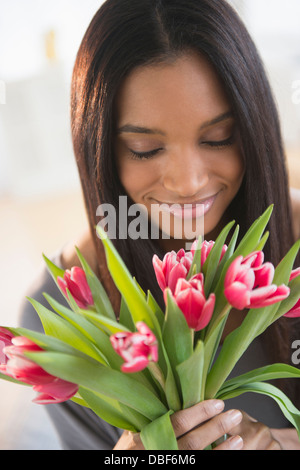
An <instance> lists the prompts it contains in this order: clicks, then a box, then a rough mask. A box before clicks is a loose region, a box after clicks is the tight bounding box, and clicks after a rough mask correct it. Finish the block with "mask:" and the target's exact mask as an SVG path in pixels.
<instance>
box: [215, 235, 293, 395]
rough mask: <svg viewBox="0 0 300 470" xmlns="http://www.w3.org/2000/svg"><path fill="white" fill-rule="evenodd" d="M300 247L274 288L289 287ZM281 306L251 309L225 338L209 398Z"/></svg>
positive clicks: (280, 268)
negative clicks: (278, 286) (239, 324)
mask: <svg viewBox="0 0 300 470" xmlns="http://www.w3.org/2000/svg"><path fill="white" fill-rule="evenodd" d="M299 244H300V240H299V241H298V242H297V243H295V244H294V245H293V246H292V248H291V249H290V250H289V252H288V253H287V254H286V256H285V257H284V258H283V260H282V261H281V262H280V263H279V265H278V266H277V267H276V269H275V274H274V284H277V285H280V284H282V283H288V280H289V277H290V272H291V270H292V267H293V264H294V261H295V258H296V256H297V253H298V251H299ZM280 305H281V302H277V303H275V304H273V305H270V306H268V307H264V308H253V309H250V310H249V311H248V313H247V315H246V317H245V318H244V320H243V322H242V324H241V326H240V327H238V328H237V329H235V330H233V331H232V332H231V333H230V334H229V335H228V336H227V337H226V338H225V341H224V343H223V346H222V349H221V352H220V354H219V356H218V358H217V360H216V362H215V363H214V365H213V367H212V369H211V371H210V373H209V374H208V378H207V384H206V398H213V397H214V396H215V394H216V393H217V392H218V390H219V389H220V387H221V386H222V384H223V383H224V381H225V380H226V378H227V377H228V375H229V374H230V372H231V371H232V369H233V368H234V366H235V364H236V363H237V361H238V360H239V359H240V357H241V356H242V354H243V353H244V352H245V351H246V349H247V348H248V346H249V345H250V344H251V343H252V341H253V340H254V339H255V338H256V337H257V336H259V335H260V334H262V333H263V332H264V331H265V330H266V328H268V326H269V325H271V324H272V323H273V320H274V318H275V316H277V312H278V311H279V309H280Z"/></svg>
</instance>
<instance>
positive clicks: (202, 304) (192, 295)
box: [164, 273, 215, 331]
mask: <svg viewBox="0 0 300 470" xmlns="http://www.w3.org/2000/svg"><path fill="white" fill-rule="evenodd" d="M164 299H165V302H166V301H167V299H166V290H165V292H164ZM173 299H174V301H175V302H176V304H177V305H178V307H179V308H180V310H181V311H182V313H183V315H184V316H185V318H186V321H187V324H188V326H189V328H192V329H194V330H195V331H200V330H202V329H203V328H205V327H206V326H207V325H208V323H209V321H210V319H211V317H212V314H213V311H214V306H215V294H210V296H209V298H208V299H206V298H205V293H204V276H203V274H202V273H200V274H196V275H195V276H193V277H192V278H191V279H190V280H189V281H187V280H186V279H179V280H178V282H177V284H176V289H175V292H174V294H173Z"/></svg>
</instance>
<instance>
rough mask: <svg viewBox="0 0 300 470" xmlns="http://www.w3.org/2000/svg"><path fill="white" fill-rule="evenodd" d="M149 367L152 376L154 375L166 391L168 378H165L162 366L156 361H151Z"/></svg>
mask: <svg viewBox="0 0 300 470" xmlns="http://www.w3.org/2000/svg"><path fill="white" fill-rule="evenodd" d="M148 369H149V371H150V373H151V375H152V377H154V379H155V380H156V381H157V382H158V383H159V385H160V386H161V388H162V390H163V391H164V392H165V391H166V380H165V377H164V374H163V373H162V370H161V368H160V367H159V366H158V365H157V364H156V363H155V362H149V364H148Z"/></svg>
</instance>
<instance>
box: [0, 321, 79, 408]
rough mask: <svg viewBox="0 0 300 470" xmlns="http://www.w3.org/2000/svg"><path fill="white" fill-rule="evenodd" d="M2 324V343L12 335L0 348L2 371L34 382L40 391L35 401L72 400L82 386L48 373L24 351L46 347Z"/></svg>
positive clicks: (57, 401) (21, 379)
mask: <svg viewBox="0 0 300 470" xmlns="http://www.w3.org/2000/svg"><path fill="white" fill-rule="evenodd" d="M3 330H5V329H3V328H1V331H0V346H1V343H2V345H3V344H4V343H5V337H6V338H10V339H8V340H7V342H6V344H7V345H6V346H5V347H2V349H1V351H0V358H1V365H0V372H1V373H2V374H5V375H7V376H9V377H12V378H14V379H16V380H18V381H19V382H22V383H24V384H29V385H33V390H35V391H36V392H38V393H39V395H38V396H37V397H36V398H35V399H34V400H33V401H34V403H39V404H48V403H61V402H63V401H66V400H69V399H70V398H71V397H72V396H73V395H75V394H76V393H77V391H78V386H77V385H76V384H73V383H71V382H67V381H65V380H62V379H59V378H58V377H55V376H53V375H50V374H48V372H46V371H45V370H44V369H42V367H40V366H39V365H37V364H35V363H34V362H33V361H31V360H30V359H28V358H26V357H25V355H24V353H26V352H30V351H37V352H38V351H42V348H40V346H38V345H37V344H35V343H34V342H33V341H31V340H29V339H28V338H25V337H23V336H13V335H11V333H10V332H9V331H8V330H7V333H6V332H5V331H3Z"/></svg>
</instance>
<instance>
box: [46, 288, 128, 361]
mask: <svg viewBox="0 0 300 470" xmlns="http://www.w3.org/2000/svg"><path fill="white" fill-rule="evenodd" d="M44 296H45V298H46V299H47V301H48V302H49V304H50V305H51V307H52V308H53V309H54V310H55V311H56V312H57V313H58V315H60V316H62V317H63V318H64V319H65V320H67V321H69V322H70V323H71V324H72V325H73V326H74V327H75V328H77V329H78V330H79V331H80V332H81V333H82V334H83V335H84V336H86V338H87V339H88V340H89V341H91V342H92V343H94V345H95V346H96V347H97V349H98V350H100V351H101V353H102V354H103V356H104V357H105V358H106V362H107V363H109V365H110V366H111V367H113V368H114V369H117V370H119V369H120V366H121V364H122V362H123V361H122V359H121V358H120V356H119V355H118V354H117V353H116V352H115V350H114V349H113V347H112V344H111V342H110V339H109V336H108V335H107V333H105V332H104V331H103V330H102V329H100V328H98V327H97V326H95V325H94V324H93V323H91V322H90V321H89V320H87V318H85V317H84V316H83V315H82V314H80V313H76V312H73V311H72V310H70V309H69V308H67V307H65V306H64V305H61V304H60V303H59V302H57V301H56V300H55V299H53V298H52V297H51V296H49V295H48V294H44Z"/></svg>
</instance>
